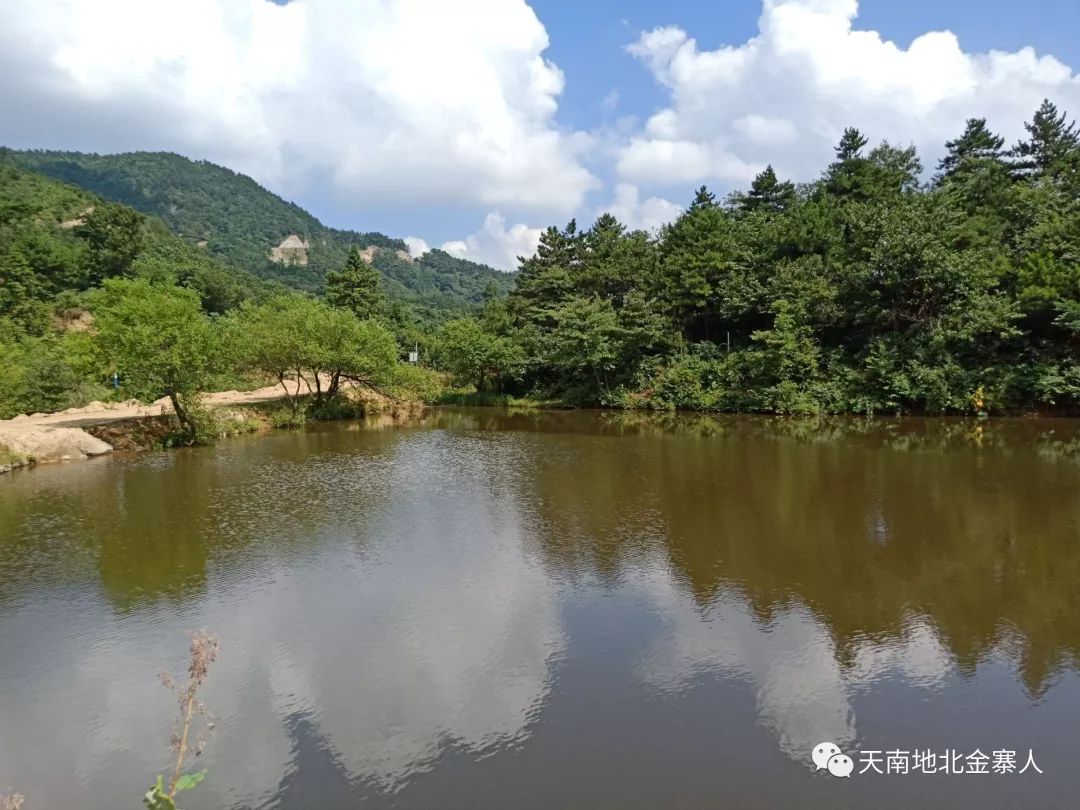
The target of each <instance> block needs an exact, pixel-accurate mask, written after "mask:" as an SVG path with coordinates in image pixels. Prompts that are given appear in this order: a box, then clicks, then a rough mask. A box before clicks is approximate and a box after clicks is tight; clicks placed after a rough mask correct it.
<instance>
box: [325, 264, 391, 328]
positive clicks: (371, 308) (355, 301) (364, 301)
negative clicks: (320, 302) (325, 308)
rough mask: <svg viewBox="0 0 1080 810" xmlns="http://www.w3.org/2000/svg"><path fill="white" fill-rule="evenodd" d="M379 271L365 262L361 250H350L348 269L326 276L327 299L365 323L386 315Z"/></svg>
mask: <svg viewBox="0 0 1080 810" xmlns="http://www.w3.org/2000/svg"><path fill="white" fill-rule="evenodd" d="M379 281H380V276H379V271H378V270H376V269H375V268H374V267H372V266H371V265H370V264H368V263H367V262H365V261H364V258H363V257H362V256H361V255H360V251H359V249H357V248H356V247H355V246H354V247H352V248H350V250H349V256H348V258H347V259H346V260H345V269H344V270H341V271H339V272H330V273H327V274H326V300H327V302H329V303H330V304H331V305H332V306H335V307H341V308H342V309H348V310H351V311H352V312H353V314H355V315H356V317H357V318H360V319H361V320H363V319H366V318H374V317H375V316H377V315H380V314H382V312H383V309H384V307H385V298H384V296H383V292H382V288H381V287H380V284H379Z"/></svg>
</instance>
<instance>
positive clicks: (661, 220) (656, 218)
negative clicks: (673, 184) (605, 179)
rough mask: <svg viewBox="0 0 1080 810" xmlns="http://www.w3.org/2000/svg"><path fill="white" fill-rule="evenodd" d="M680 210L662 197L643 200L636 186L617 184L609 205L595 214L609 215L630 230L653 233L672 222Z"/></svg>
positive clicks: (679, 207)
mask: <svg viewBox="0 0 1080 810" xmlns="http://www.w3.org/2000/svg"><path fill="white" fill-rule="evenodd" d="M682 210H683V209H682V206H680V205H676V204H675V203H673V202H672V201H671V200H665V199H664V198H662V197H648V198H646V199H644V200H643V199H641V193H640V192H639V191H638V188H637V186H635V185H632V184H631V183H617V184H616V185H615V195H614V198H613V199H612V201H611V203H609V204H608V205H606V206H602V207H601V208H600V210H599V211H597V214H603V213H608V214H611V215H612V216H613V217H615V218H616V219H617V220H619V222H621V223H622V224H623V225H625V226H626V227H628V228H630V229H632V230H634V229H639V228H640V229H641V230H645V231H655V230H657V229H659V228H660V227H661V226H663V225H666V224H667V223H669V222H671V221H673V220H674V219H675V218H676V217H678V216H679V214H680V213H682Z"/></svg>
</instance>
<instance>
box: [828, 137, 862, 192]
mask: <svg viewBox="0 0 1080 810" xmlns="http://www.w3.org/2000/svg"><path fill="white" fill-rule="evenodd" d="M867 143H869V141H868V140H867V138H866V136H865V135H863V134H862V133H861V132H859V130H857V129H856V128H855V127H848V128H847V129H845V130H844V134H843V136H842V137H841V138H840V142H839V143H838V144H837V145H836V148H835V152H836V159H835V160H834V161H833V162H832V164H830V165H829V168H828V169H827V170H826V171H825V189H826V191H828V193H829V194H831V195H833V196H834V197H841V198H847V197H854V198H856V199H858V198H861V197H862V196H863V195H864V193H865V188H864V185H865V183H866V173H867V160H866V158H865V157H864V156H863V151H862V150H863V149H864V148H865V147H866V144H867Z"/></svg>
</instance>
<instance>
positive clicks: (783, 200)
mask: <svg viewBox="0 0 1080 810" xmlns="http://www.w3.org/2000/svg"><path fill="white" fill-rule="evenodd" d="M732 202H733V204H734V207H735V208H736V209H737V210H738V211H740V212H742V213H744V214H752V213H755V212H759V211H760V212H762V213H765V214H782V213H783V212H784V211H786V210H788V209H789V208H790V207H791V206H792V205H794V203H795V184H794V183H789V182H780V180H779V179H778V178H777V176H776V172H775V171H774V170H773V167H772V166H771V165H769V166H766V167H765V170H764V171H763V172H761V173H760V174H759V175H758V176H757V177H755V178H754V180H753V182H752V183H751V184H750V191H748V192H747V193H746V194H736V195H733V199H732Z"/></svg>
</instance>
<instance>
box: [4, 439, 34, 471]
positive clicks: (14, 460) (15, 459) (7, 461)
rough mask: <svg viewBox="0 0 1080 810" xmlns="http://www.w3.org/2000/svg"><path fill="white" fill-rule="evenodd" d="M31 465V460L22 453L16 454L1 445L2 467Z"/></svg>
mask: <svg viewBox="0 0 1080 810" xmlns="http://www.w3.org/2000/svg"><path fill="white" fill-rule="evenodd" d="M29 463H30V459H29V458H27V457H26V456H24V455H23V454H22V453H16V452H15V451H14V450H11V449H9V448H7V447H5V446H4V445H2V444H0V467H21V466H23V465H24V464H29Z"/></svg>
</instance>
